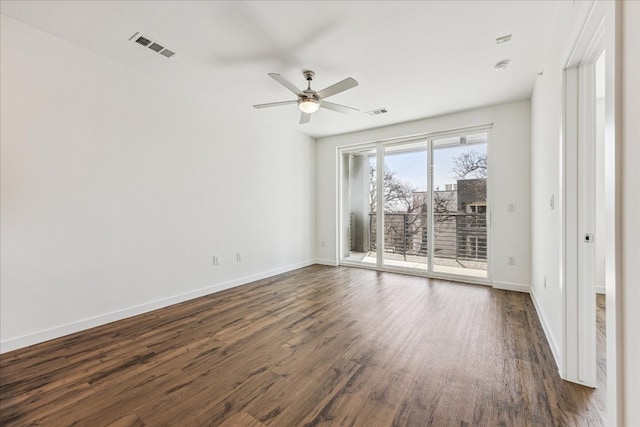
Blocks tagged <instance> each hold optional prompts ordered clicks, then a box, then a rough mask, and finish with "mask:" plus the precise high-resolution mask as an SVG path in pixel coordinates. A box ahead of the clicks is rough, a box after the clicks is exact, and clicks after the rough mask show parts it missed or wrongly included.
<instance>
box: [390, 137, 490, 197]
mask: <svg viewBox="0 0 640 427" xmlns="http://www.w3.org/2000/svg"><path fill="white" fill-rule="evenodd" d="M472 148H473V149H475V150H476V151H481V152H484V151H486V145H473V146H465V145H458V146H453V147H442V148H436V149H435V150H434V158H433V166H434V167H433V183H434V185H433V188H434V190H435V189H437V188H438V187H439V188H440V190H444V188H445V184H455V183H456V180H457V179H458V178H457V177H456V175H455V174H454V173H453V172H452V171H451V169H452V168H453V158H454V157H457V156H459V155H460V154H461V153H463V152H465V151H467V150H470V149H472ZM385 163H386V165H387V166H388V167H389V169H391V170H392V171H394V172H395V174H396V176H397V177H398V178H400V179H402V180H404V181H409V182H410V183H411V184H413V185H414V186H415V187H416V188H418V190H419V191H426V190H427V151H426V149H425V150H421V151H412V152H401V153H388V154H386V155H385Z"/></svg>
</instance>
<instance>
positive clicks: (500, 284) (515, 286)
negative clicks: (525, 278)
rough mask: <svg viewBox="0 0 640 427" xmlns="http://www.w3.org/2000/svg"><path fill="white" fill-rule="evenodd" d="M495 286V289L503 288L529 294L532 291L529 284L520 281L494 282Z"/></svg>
mask: <svg viewBox="0 0 640 427" xmlns="http://www.w3.org/2000/svg"><path fill="white" fill-rule="evenodd" d="M493 287H494V288H495V289H502V290H504V291H516V292H524V293H527V294H528V293H530V288H529V285H523V284H520V283H509V282H493Z"/></svg>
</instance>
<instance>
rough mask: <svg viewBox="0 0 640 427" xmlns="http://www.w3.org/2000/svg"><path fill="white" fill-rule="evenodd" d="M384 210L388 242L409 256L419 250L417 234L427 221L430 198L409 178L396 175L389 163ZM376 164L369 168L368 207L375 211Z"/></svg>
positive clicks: (385, 181)
mask: <svg viewBox="0 0 640 427" xmlns="http://www.w3.org/2000/svg"><path fill="white" fill-rule="evenodd" d="M383 182H384V188H383V192H384V194H383V200H384V212H385V214H387V215H388V216H387V217H386V221H385V246H386V247H388V248H394V249H393V251H394V252H396V253H402V254H403V255H404V257H405V259H406V256H407V252H412V251H413V250H417V251H419V250H420V242H419V238H418V242H417V243H415V244H416V245H417V246H418V247H417V248H416V249H414V241H415V239H414V237H415V236H417V235H419V233H422V232H423V231H424V230H425V229H424V226H425V225H426V212H427V200H426V197H425V193H424V192H420V191H418V189H417V188H416V187H414V186H413V185H411V183H410V182H407V181H404V180H402V179H400V178H398V177H397V176H396V175H395V172H394V171H392V170H390V169H389V168H388V167H387V166H385V168H384V175H383ZM377 191H378V188H377V179H376V167H375V165H373V164H370V168H369V208H370V212H371V213H375V212H376V208H377V205H376V194H377Z"/></svg>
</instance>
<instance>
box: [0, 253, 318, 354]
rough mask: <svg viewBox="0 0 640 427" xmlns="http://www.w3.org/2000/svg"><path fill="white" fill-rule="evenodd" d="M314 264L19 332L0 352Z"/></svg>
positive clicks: (287, 267)
mask: <svg viewBox="0 0 640 427" xmlns="http://www.w3.org/2000/svg"><path fill="white" fill-rule="evenodd" d="M315 263H316V261H304V262H300V263H296V264H291V265H288V266H285V267H280V268H276V269H273V270H268V271H264V272H261V273H258V274H252V275H250V276H245V277H241V278H238V279H234V280H230V281H227V282H223V283H216V284H212V285H210V286H206V287H204V288H200V289H196V290H193V291H189V292H185V293H183V294H179V295H174V296H171V297H168V298H161V299H159V300H155V301H151V302H148V303H144V304H140V305H136V306H133V307H129V308H125V309H122V310H117V311H113V312H110V313H105V314H102V315H99V316H95V317H91V318H88V319H83V320H80V321H77V322H73V323H68V324H65V325H61V326H56V327H54V328H50V329H45V330H42V331H38V332H35V333H33V334H28V335H23V336H21V337H17V338H11V339H8V340H5V341H0V354H2V353H6V352H9V351H12V350H17V349H20V348H23V347H28V346H30V345H34V344H39V343H42V342H45V341H49V340H52V339H55V338H60V337H63V336H65V335H70V334H74V333H76V332H80V331H84V330H87V329H91V328H95V327H96V326H102V325H106V324H107V323H111V322H116V321H118V320H122V319H126V318H128V317H132V316H137V315H139V314H144V313H148V312H150V311H153V310H157V309H159V308H164V307H168V306H170V305H173V304H178V303H181V302H185V301H189V300H192V299H195V298H199V297H203V296H205V295H210V294H213V293H216V292H220V291H224V290H225V289H231V288H235V287H236V286H241V285H246V284H247V283H251V282H255V281H257V280H261V279H266V278H268V277H272V276H276V275H278V274H282V273H287V272H289V271H292V270H297V269H298V268H302V267H307V266H309V265H313V264H315Z"/></svg>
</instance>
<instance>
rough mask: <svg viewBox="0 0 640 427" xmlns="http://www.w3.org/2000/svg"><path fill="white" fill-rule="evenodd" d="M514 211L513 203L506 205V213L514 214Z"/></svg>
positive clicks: (514, 205)
mask: <svg viewBox="0 0 640 427" xmlns="http://www.w3.org/2000/svg"><path fill="white" fill-rule="evenodd" d="M515 211H516V204H515V203H509V204H508V205H507V212H515Z"/></svg>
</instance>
